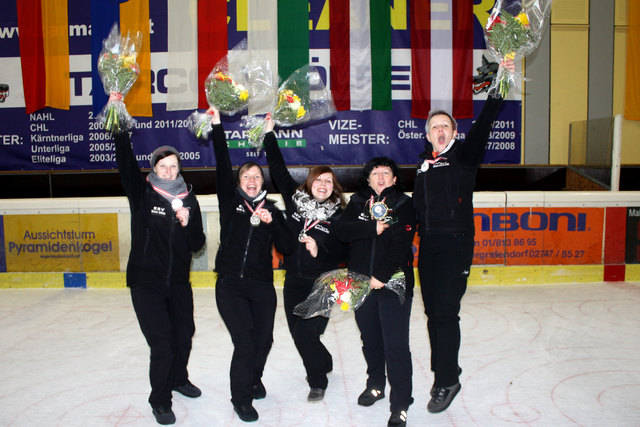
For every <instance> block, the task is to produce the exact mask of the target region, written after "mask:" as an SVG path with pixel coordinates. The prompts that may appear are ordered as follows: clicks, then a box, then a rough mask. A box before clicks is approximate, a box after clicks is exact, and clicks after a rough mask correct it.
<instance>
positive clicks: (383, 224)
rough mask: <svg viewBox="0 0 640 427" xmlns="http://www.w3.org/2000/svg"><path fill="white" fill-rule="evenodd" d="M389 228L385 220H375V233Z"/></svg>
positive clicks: (380, 232)
mask: <svg viewBox="0 0 640 427" xmlns="http://www.w3.org/2000/svg"><path fill="white" fill-rule="evenodd" d="M387 228H389V224H387V223H386V222H385V221H376V234H377V235H378V236H379V235H381V234H382V232H383V231H384V230H386V229H387Z"/></svg>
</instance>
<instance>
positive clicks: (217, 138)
mask: <svg viewBox="0 0 640 427" xmlns="http://www.w3.org/2000/svg"><path fill="white" fill-rule="evenodd" d="M213 111H214V113H213V114H212V120H211V122H212V124H213V129H212V131H211V138H212V139H213V153H214V154H215V156H216V193H217V194H218V200H219V201H220V202H221V203H225V202H227V201H229V200H231V199H232V198H233V196H234V191H235V188H236V183H235V180H234V179H233V169H232V168H231V157H230V156H229V147H228V146H227V138H226V137H225V135H224V129H223V128H222V123H220V113H219V112H218V110H215V109H213Z"/></svg>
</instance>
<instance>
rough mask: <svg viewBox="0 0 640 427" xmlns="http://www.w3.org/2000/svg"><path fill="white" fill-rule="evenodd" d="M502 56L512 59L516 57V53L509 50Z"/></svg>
mask: <svg viewBox="0 0 640 427" xmlns="http://www.w3.org/2000/svg"><path fill="white" fill-rule="evenodd" d="M504 57H505V59H511V60H512V61H513V59H514V58H515V57H516V53H515V52H513V51H511V52H509V53H507V54H506V55H505V56H504Z"/></svg>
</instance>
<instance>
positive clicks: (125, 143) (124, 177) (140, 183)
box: [113, 132, 146, 207]
mask: <svg viewBox="0 0 640 427" xmlns="http://www.w3.org/2000/svg"><path fill="white" fill-rule="evenodd" d="M113 139H114V142H115V145H116V163H117V165H118V172H119V173H120V182H121V183H122V188H123V189H124V192H125V194H126V195H127V198H128V199H129V203H130V204H131V206H132V207H133V206H134V204H136V203H139V202H140V201H142V199H143V197H144V191H145V185H146V183H145V180H144V176H143V175H142V171H140V166H139V165H138V161H137V160H136V156H135V155H134V154H133V148H131V140H130V139H129V133H128V132H122V133H117V134H114V135H113Z"/></svg>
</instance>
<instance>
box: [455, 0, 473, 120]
mask: <svg viewBox="0 0 640 427" xmlns="http://www.w3.org/2000/svg"><path fill="white" fill-rule="evenodd" d="M452 12H453V13H452V17H453V18H452V21H453V23H454V25H455V27H454V28H453V40H452V42H453V43H452V45H453V111H452V114H453V117H456V118H460V119H467V118H472V117H473V91H472V88H473V2H470V1H454V2H453V11H452Z"/></svg>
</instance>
